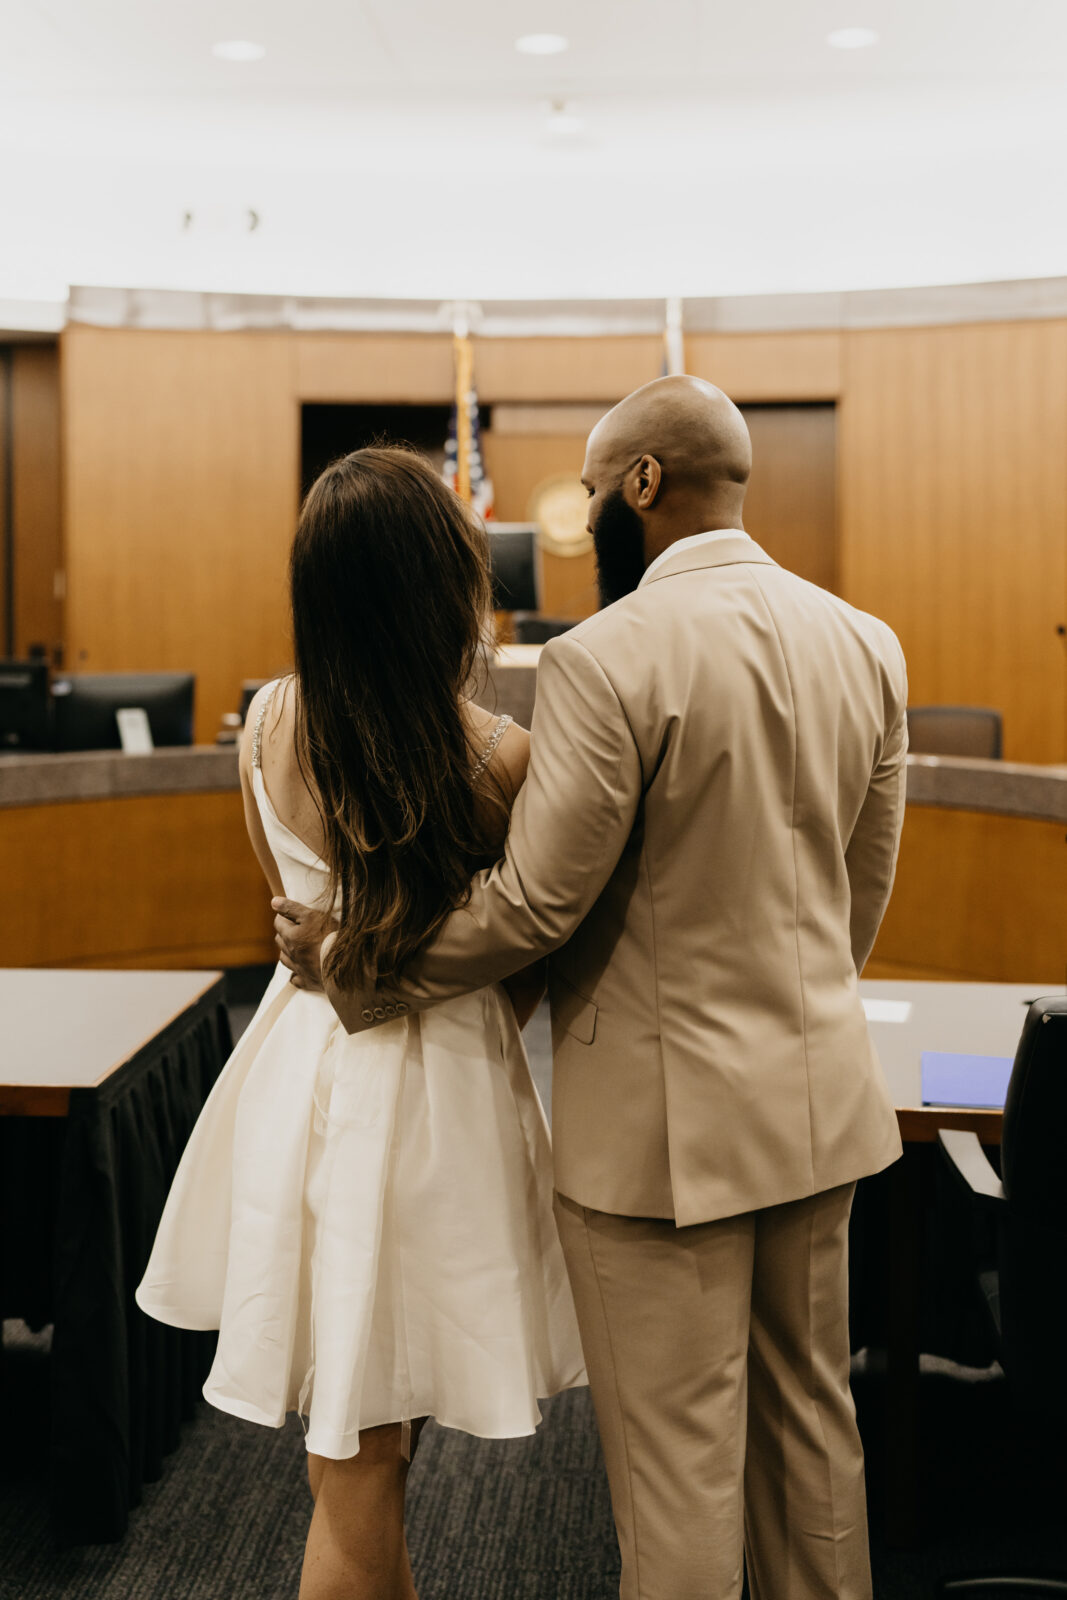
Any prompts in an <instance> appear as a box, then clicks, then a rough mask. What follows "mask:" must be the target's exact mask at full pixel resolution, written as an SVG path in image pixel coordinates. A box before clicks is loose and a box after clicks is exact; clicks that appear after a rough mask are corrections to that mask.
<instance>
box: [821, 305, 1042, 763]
mask: <svg viewBox="0 0 1067 1600" xmlns="http://www.w3.org/2000/svg"><path fill="white" fill-rule="evenodd" d="M838 410H839V419H838V445H839V452H840V456H839V459H840V498H839V510H840V523H841V530H842V542H841V573H842V586H843V593H844V594H845V596H846V597H847V598H848V599H849V600H851V601H852V602H853V603H854V604H856V605H858V606H861V607H863V608H864V609H865V610H869V611H873V612H876V613H877V615H879V616H881V617H884V618H885V620H886V621H887V622H889V623H890V624H891V626H892V627H893V628H895V629H896V631H897V633H898V635H899V637H900V640H901V643H902V644H903V646H904V653H905V655H906V656H907V659H908V669H909V677H910V698H911V701H912V703H913V704H916V705H921V704H924V703H942V704H949V705H951V704H953V703H960V704H971V705H990V706H996V707H998V708H999V709H1000V710H1001V711H1002V712H1003V714H1004V754H1005V757H1006V758H1007V759H1008V760H1015V761H1064V760H1067V648H1065V646H1067V639H1064V638H1063V637H1061V636H1060V635H1059V634H1058V633H1057V628H1058V627H1060V626H1062V625H1064V624H1065V623H1067V322H1063V321H1056V322H1023V323H1009V324H990V323H987V324H983V325H976V326H971V327H945V328H908V329H894V330H892V331H885V332H870V333H866V332H864V333H853V334H850V335H849V336H848V339H847V341H846V347H845V363H844V373H843V382H842V395H841V401H840V404H839V408H838Z"/></svg>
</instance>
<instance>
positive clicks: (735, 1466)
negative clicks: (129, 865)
mask: <svg viewBox="0 0 1067 1600" xmlns="http://www.w3.org/2000/svg"><path fill="white" fill-rule="evenodd" d="M750 464H751V452H750V445H749V439H748V432H747V429H746V427H745V424H744V421H743V419H742V417H741V415H740V413H739V412H738V411H737V409H736V407H734V406H733V404H732V403H731V402H730V401H729V400H728V399H727V398H726V396H725V395H724V394H722V393H721V392H720V391H719V390H717V389H715V388H713V387H712V386H711V385H710V384H706V383H703V382H700V381H699V380H697V379H693V378H662V379H659V380H657V381H656V382H655V383H650V384H646V385H645V386H644V388H642V389H638V390H637V391H636V392H635V393H634V394H632V395H630V396H629V397H628V398H627V399H626V400H624V401H622V403H621V404H620V405H618V406H616V407H615V409H614V410H613V411H611V412H609V413H608V415H607V416H606V417H605V418H604V419H603V421H601V422H600V423H599V424H598V425H597V427H596V428H595V429H594V430H593V432H592V434H591V435H590V438H589V444H588V451H587V455H586V460H585V468H584V472H583V478H582V481H583V483H584V485H585V487H586V489H587V491H588V495H589V527H590V530H591V532H592V535H593V538H594V541H595V545H596V551H597V561H598V570H599V577H600V583H601V589H602V597H603V599H604V601H605V603H606V609H604V610H602V611H600V612H599V613H598V614H597V615H596V616H594V617H590V618H589V619H588V620H587V621H585V622H583V623H581V624H580V625H579V626H577V627H576V628H574V629H572V630H571V631H570V632H569V633H567V634H565V635H564V636H563V637H562V638H558V639H554V640H552V641H551V643H549V644H547V645H546V646H545V648H544V651H543V653H542V656H541V664H540V669H539V674H538V688H537V701H536V711H535V714H534V720H533V730H532V732H533V737H532V748H531V758H530V767H529V772H528V775H527V778H526V783H525V786H524V788H523V789H522V791H521V793H520V795H519V798H518V800H517V802H516V805H515V810H514V814H513V817H512V822H511V831H510V833H509V835H508V840H507V853H506V855H505V857H504V859H503V860H502V861H500V862H498V863H497V865H496V866H495V867H493V868H492V870H489V871H485V872H482V873H480V874H479V875H478V877H477V878H476V879H475V881H474V885H473V892H472V898H471V901H470V903H469V905H468V906H466V907H465V908H464V909H462V910H460V911H457V912H456V913H454V914H453V916H452V917H451V918H450V920H449V921H448V923H447V924H446V925H445V927H444V929H443V931H442V932H441V933H440V934H439V935H438V936H437V937H436V938H435V939H434V940H433V942H432V943H431V944H430V945H429V946H428V947H427V949H426V950H425V952H424V953H423V954H422V955H421V956H420V957H419V959H418V960H416V961H415V962H413V963H412V966H411V968H410V969H409V971H408V973H407V981H406V982H405V984H404V985H403V986H402V987H401V988H400V989H397V990H395V991H391V992H390V993H388V994H385V993H378V994H352V993H341V992H337V991H336V990H332V991H329V993H330V999H331V1001H332V1002H333V1005H334V1007H335V1009H336V1010H337V1012H338V1014H339V1016H340V1017H341V1019H342V1021H343V1022H344V1025H345V1027H346V1028H347V1029H348V1030H349V1032H355V1031H358V1030H360V1029H362V1028H364V1027H369V1026H373V1025H374V1024H375V1022H376V1021H377V1020H380V1019H381V1018H382V1016H383V1014H384V1013H385V1012H386V1011H387V1010H388V1014H389V1015H391V1016H395V1015H396V1014H397V1010H398V1009H399V1010H401V1011H403V1010H409V1009H410V1010H412V1011H417V1010H421V1009H423V1008H425V1007H427V1006H432V1005H434V1004H436V1003H437V1002H438V1001H441V1000H444V999H446V998H448V997H450V996H453V995H457V994H461V993H464V992H465V991H468V990H472V989H476V988H481V987H483V986H484V985H486V984H489V983H492V982H494V981H496V980H498V979H500V978H502V977H504V976H505V975H506V974H508V973H510V972H513V971H515V970H516V969H518V968H519V967H522V966H525V965H527V964H528V963H529V962H531V961H532V960H534V959H535V958H536V957H538V956H542V955H545V954H548V955H549V956H550V957H551V960H550V963H549V995H550V1000H551V1007H552V1032H553V1046H554V1056H555V1068H554V1078H553V1093H552V1102H553V1138H554V1147H555V1177H556V1188H557V1198H556V1216H557V1220H558V1224H559V1231H560V1237H561V1239H562V1241H563V1248H564V1253H565V1256H566V1260H567V1267H568V1271H569V1273H570V1278H571V1284H572V1287H573V1290H574V1299H575V1304H576V1306H577V1311H578V1318H579V1324H580V1328H581V1333H582V1341H583V1345H584V1349H585V1355H586V1362H587V1367H588V1370H589V1377H590V1384H591V1388H592V1395H593V1401H594V1405H595V1407H596V1413H597V1420H598V1423H599V1427H600V1433H601V1438H602V1441H603V1446H604V1457H605V1461H606V1463H607V1470H608V1477H609V1480H610V1484H611V1497H612V1504H613V1508H614V1513H615V1522H616V1527H617V1530H618V1536H619V1545H620V1548H621V1552H622V1588H621V1596H622V1600H727V1597H734V1596H736V1595H738V1594H739V1592H740V1585H741V1571H742V1551H744V1553H745V1555H747V1560H748V1572H749V1583H750V1587H751V1592H752V1595H753V1600H780V1597H783V1596H788V1597H789V1600H867V1597H869V1596H870V1593H871V1578H870V1565H869V1557H868V1550H867V1532H866V1511H865V1500H864V1486H863V1455H862V1449H861V1445H860V1439H859V1435H858V1432H857V1429H856V1421H855V1413H854V1409H853V1405H852V1400H851V1396H850V1392H849V1384H848V1372H849V1349H848V1331H847V1293H848V1263H847V1237H848V1218H849V1210H850V1207H851V1204H852V1197H853V1192H854V1189H855V1183H856V1180H857V1179H858V1178H860V1177H863V1176H864V1175H865V1174H867V1173H873V1172H877V1171H878V1170H879V1169H881V1168H882V1167H885V1166H886V1165H887V1164H888V1163H890V1162H891V1161H893V1160H895V1158H896V1157H897V1156H898V1155H899V1153H900V1140H899V1137H898V1133H897V1126H896V1118H895V1116H894V1113H893V1108H892V1106H891V1104H890V1101H889V1097H888V1094H887V1091H886V1087H885V1083H884V1080H883V1077H882V1073H881V1070H880V1068H879V1066H878V1063H877V1060H876V1058H875V1055H874V1052H873V1049H872V1046H871V1044H870V1040H869V1037H868V1033H867V1027H866V1020H865V1016H864V1012H863V1007H862V1004H861V1001H860V997H859V992H858V987H857V977H858V974H859V972H860V971H861V970H862V968H863V965H864V963H865V961H866V960H867V957H868V955H869V954H870V951H871V947H872V945H873V943H874V938H875V934H876V933H877V930H878V925H879V922H880V921H881V918H882V914H883V911H884V909H885V905H886V901H887V899H888V895H889V889H890V885H891V883H892V878H893V870H894V865H895V861H896V854H897V845H898V841H899V836H900V828H901V822H902V819H903V813H904V785H905V752H906V746H907V735H906V722H905V701H906V695H907V687H906V678H905V666H904V659H903V656H902V654H901V650H900V646H899V645H898V643H897V641H896V639H895V637H894V636H893V634H892V633H891V632H890V630H889V628H887V627H886V626H885V625H884V624H883V623H881V622H879V621H877V620H876V619H875V618H873V617H871V616H867V615H865V614H864V613H863V612H860V611H856V610H853V608H852V607H850V606H848V605H846V604H845V603H844V602H843V601H841V600H838V599H835V598H834V597H833V596H832V595H830V594H828V593H826V592H825V591H824V590H822V589H818V588H815V587H814V586H813V585H812V584H809V583H806V582H804V581H803V580H801V579H800V578H798V577H795V576H794V575H793V574H792V573H790V572H787V571H785V570H784V569H782V568H781V567H779V566H777V565H776V564H775V562H773V561H772V560H771V558H770V557H769V556H768V555H766V554H765V553H764V552H763V551H762V550H761V549H760V548H759V546H758V545H757V544H755V543H754V542H753V541H752V540H751V539H750V538H749V537H748V536H747V534H746V533H744V531H743V529H742V504H743V501H744V495H745V486H746V483H747V480H748V474H749V468H750ZM275 904H276V909H279V911H280V914H279V916H278V919H277V923H276V927H277V930H278V934H279V943H280V944H281V945H282V948H283V959H285V960H286V963H287V965H290V966H291V967H292V968H293V970H294V971H296V972H298V973H302V974H304V976H305V981H308V982H311V983H314V984H315V985H316V986H317V984H318V981H319V980H318V947H317V944H316V943H315V942H314V935H313V924H312V923H311V922H310V919H307V920H306V919H305V915H304V913H303V911H302V908H300V907H297V906H295V905H293V904H292V903H290V902H281V903H279V902H276V903H275Z"/></svg>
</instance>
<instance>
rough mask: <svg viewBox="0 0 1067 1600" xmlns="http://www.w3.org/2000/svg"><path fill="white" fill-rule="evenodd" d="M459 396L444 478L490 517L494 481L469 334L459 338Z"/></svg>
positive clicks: (457, 341)
mask: <svg viewBox="0 0 1067 1600" xmlns="http://www.w3.org/2000/svg"><path fill="white" fill-rule="evenodd" d="M454 348H455V360H456V396H455V399H454V400H453V402H452V415H451V417H450V418H449V423H448V439H447V441H446V443H445V465H444V480H445V482H446V483H447V484H448V486H449V488H450V489H454V490H455V491H456V493H457V494H458V495H459V496H460V497H461V498H462V499H464V500H466V501H467V503H468V505H470V506H472V507H473V509H474V510H475V511H477V513H478V515H479V516H481V517H484V518H485V519H486V520H487V521H488V519H489V518H490V517H491V516H492V515H493V484H492V479H491V478H490V477H489V476H488V474H487V473H486V470H485V462H484V461H483V459H482V427H481V421H480V419H479V416H478V394H477V391H476V389H475V387H474V351H473V347H472V345H471V341H470V339H469V338H466V337H464V336H461V335H457V336H456V339H455V346H454Z"/></svg>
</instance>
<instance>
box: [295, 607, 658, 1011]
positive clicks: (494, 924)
mask: <svg viewBox="0 0 1067 1600" xmlns="http://www.w3.org/2000/svg"><path fill="white" fill-rule="evenodd" d="M641 792H642V775H641V763H640V759H639V755H638V751H637V747H636V744H635V742H634V738H633V733H632V731H631V729H630V725H629V723H628V721H627V719H626V715H625V713H624V711H623V708H622V706H621V705H620V703H619V700H618V697H617V695H616V694H615V692H614V690H613V688H612V686H611V684H610V682H609V680H608V678H607V676H606V674H605V673H604V671H603V668H602V667H601V666H600V664H599V663H598V662H597V661H596V659H595V658H594V657H593V656H592V655H591V654H590V652H589V651H588V650H587V649H586V647H585V646H584V645H583V644H582V643H581V642H580V641H579V640H577V639H575V638H573V637H570V636H568V635H566V634H564V635H562V636H561V637H560V638H558V639H553V640H551V641H550V642H549V643H548V644H546V645H545V647H544V649H543V651H542V653H541V661H540V666H539V669H538V676H537V699H536V705H535V710H534V717H533V727H532V730H531V742H530V764H529V768H528V770H527V774H526V781H525V783H524V784H523V786H522V788H521V790H520V791H519V795H518V798H517V799H516V802H515V807H514V810H513V812H512V816H511V826H510V829H509V832H508V837H507V842H506V846H505V855H504V858H503V860H501V861H498V862H497V864H496V866H495V867H492V868H491V869H487V870H486V871H484V872H480V873H478V874H477V876H476V877H475V879H474V881H473V885H472V890H471V898H470V901H469V903H468V904H467V905H466V906H464V907H462V908H460V909H459V910H458V911H455V912H453V914H452V915H451V917H449V919H448V921H447V922H446V923H445V925H444V927H443V928H442V929H441V930H440V932H439V933H438V934H437V935H436V937H435V938H434V939H433V940H432V942H431V943H430V944H429V945H428V946H427V947H426V949H425V950H423V951H422V952H420V954H419V956H418V957H417V958H416V959H415V961H413V962H412V963H411V965H410V966H409V967H408V968H407V969H406V971H405V974H404V982H403V984H401V985H400V986H399V987H396V986H391V987H390V991H389V993H388V994H385V993H384V992H379V993H378V994H376V995H373V996H368V995H365V994H353V993H351V992H345V991H341V990H338V989H337V988H336V987H335V986H333V985H330V984H327V986H326V991H327V994H328V995H329V998H330V1000H331V1002H332V1004H333V1006H334V1009H335V1011H336V1012H337V1014H338V1016H339V1017H340V1018H341V1021H342V1022H343V1023H344V1025H345V1027H346V1028H347V1030H348V1031H349V1033H357V1032H360V1031H362V1030H363V1029H364V1028H366V1027H371V1026H373V1025H374V1022H375V1021H380V1020H381V1016H380V1015H379V1016H378V1017H377V1018H372V1016H365V1015H364V1012H368V1011H370V1010H371V1009H372V1008H375V1007H377V1008H378V1010H379V1011H381V1010H383V1009H384V1007H385V1006H389V1005H394V1006H395V1005H397V1004H400V1005H402V1006H406V1007H407V1009H409V1010H412V1011H415V1010H422V1009H425V1008H426V1007H428V1006H431V1005H435V1004H436V1003H437V1002H439V1001H441V1000H447V999H450V998H452V997H453V996H455V995H460V994H466V993H468V992H469V991H471V990H473V989H481V988H484V987H486V986H487V985H488V984H491V983H496V982H498V981H499V980H500V979H501V978H506V977H507V976H508V975H509V974H510V973H512V972H516V971H518V969H519V968H520V967H524V966H527V965H529V963H530V962H531V961H534V960H536V959H537V958H538V957H540V956H544V955H547V954H548V953H549V952H550V951H552V950H555V949H557V948H558V947H559V946H560V945H562V944H564V943H565V942H566V940H567V939H568V938H569V937H570V935H571V933H572V932H573V931H574V929H575V928H576V927H577V926H578V924H579V923H580V922H581V921H582V919H583V918H584V917H585V915H586V913H587V912H588V911H589V909H590V907H591V906H592V905H593V903H594V901H595V900H596V899H597V897H598V895H599V894H600V892H601V890H602V889H603V888H604V885H605V884H606V883H607V881H608V879H609V878H610V876H611V874H612V872H613V871H614V869H615V866H616V865H617V863H618V860H619V857H620V856H621V854H622V851H623V849H624V847H625V845H626V841H627V839H628V838H629V836H630V832H631V830H632V828H633V824H634V818H635V815H636V812H637V807H638V804H639V801H640V798H641Z"/></svg>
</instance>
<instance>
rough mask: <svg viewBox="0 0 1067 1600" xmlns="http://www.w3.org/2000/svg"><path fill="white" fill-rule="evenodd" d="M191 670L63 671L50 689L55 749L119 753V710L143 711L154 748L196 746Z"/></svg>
mask: <svg viewBox="0 0 1067 1600" xmlns="http://www.w3.org/2000/svg"><path fill="white" fill-rule="evenodd" d="M195 688H196V676H195V674H194V673H192V672H79V673H64V674H63V675H62V676H61V677H58V678H57V679H56V680H55V682H54V683H53V685H52V703H53V712H54V730H55V747H56V749H57V750H118V749H120V748H121V744H122V741H121V740H120V738H119V725H118V723H117V721H116V720H115V713H116V711H121V710H123V709H124V708H125V707H127V706H131V707H139V708H140V709H141V710H143V711H145V712H146V713H147V716H148V726H149V727H150V728H151V730H152V743H153V744H155V745H174V744H192V742H193V694H194V690H195Z"/></svg>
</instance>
